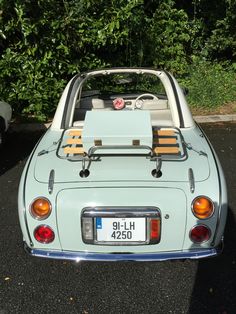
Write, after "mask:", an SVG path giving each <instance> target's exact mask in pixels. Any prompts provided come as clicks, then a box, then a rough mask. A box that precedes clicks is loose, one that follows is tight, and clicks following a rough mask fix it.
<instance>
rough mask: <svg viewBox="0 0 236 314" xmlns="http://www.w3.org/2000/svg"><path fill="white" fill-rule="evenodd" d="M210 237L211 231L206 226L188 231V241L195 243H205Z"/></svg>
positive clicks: (199, 226)
mask: <svg viewBox="0 0 236 314" xmlns="http://www.w3.org/2000/svg"><path fill="white" fill-rule="evenodd" d="M210 237H211V231H210V229H209V228H208V227H207V226H204V225H198V226H195V227H193V228H192V230H191V231H190V239H191V240H192V241H193V242H195V243H202V242H206V241H208V240H209V239H210Z"/></svg>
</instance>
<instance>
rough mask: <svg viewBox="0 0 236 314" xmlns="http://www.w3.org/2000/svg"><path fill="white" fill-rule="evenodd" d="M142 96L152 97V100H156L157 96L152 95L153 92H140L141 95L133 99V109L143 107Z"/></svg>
mask: <svg viewBox="0 0 236 314" xmlns="http://www.w3.org/2000/svg"><path fill="white" fill-rule="evenodd" d="M144 97H152V100H156V101H158V97H157V96H155V95H153V94H149V93H147V94H142V95H139V96H138V97H137V98H136V99H135V101H134V109H142V107H143V103H144V100H143V99H142V98H144Z"/></svg>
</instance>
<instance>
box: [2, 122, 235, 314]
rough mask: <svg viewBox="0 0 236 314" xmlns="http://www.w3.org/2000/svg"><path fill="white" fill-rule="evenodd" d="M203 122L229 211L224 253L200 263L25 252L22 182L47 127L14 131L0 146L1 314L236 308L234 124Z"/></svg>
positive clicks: (192, 310) (207, 310)
mask: <svg viewBox="0 0 236 314" xmlns="http://www.w3.org/2000/svg"><path fill="white" fill-rule="evenodd" d="M202 126H203V128H204V130H205V131H206V133H207V135H208V137H209V138H210V140H211V142H212V143H213V145H214V147H215V149H216V151H217V153H218V156H219V158H220V160H221V162H222V166H223V168H224V171H225V174H226V178H227V183H228V188H229V216H228V220H227V226H226V232H225V249H224V253H223V254H222V255H221V256H220V257H218V258H214V259H209V260H204V261H199V262H196V261H185V262H180V261H178V262H162V263H133V262H126V263H123V262H119V263H105V262H104V263H97V262H96V263H92V262H82V263H79V264H75V263H71V262H63V261H52V260H43V259H38V258H33V257H30V256H27V254H26V253H25V252H24V251H23V249H22V239H21V231H20V228H19V224H18V216H17V188H18V183H19V179H20V175H21V172H22V169H23V165H24V163H25V161H26V158H27V156H28V155H29V153H30V151H31V150H32V148H33V146H34V145H35V143H36V142H37V140H38V138H39V137H40V136H41V134H42V133H41V132H33V133H23V132H21V133H15V132H13V133H10V134H9V136H8V141H7V144H6V146H5V147H4V148H3V149H2V150H1V152H0V314H8V313H24V314H25V313H56V312H57V313H82V314H87V313H222V314H226V313H235V312H236V180H235V178H236V140H235V139H236V124H230V123H228V124H219V123H218V124H211V125H205V124H204V125H202Z"/></svg>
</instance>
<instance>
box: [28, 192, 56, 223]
mask: <svg viewBox="0 0 236 314" xmlns="http://www.w3.org/2000/svg"><path fill="white" fill-rule="evenodd" d="M51 211H52V205H51V203H50V202H49V200H48V199H47V198H44V197H39V198H36V199H35V200H34V201H33V203H32V204H31V206H30V212H31V215H32V216H33V217H34V218H35V219H38V220H43V219H46V218H48V216H49V215H50V214H51Z"/></svg>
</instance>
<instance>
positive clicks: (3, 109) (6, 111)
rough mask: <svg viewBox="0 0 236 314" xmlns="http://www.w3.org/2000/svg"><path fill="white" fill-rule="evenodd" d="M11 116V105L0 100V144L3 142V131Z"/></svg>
mask: <svg viewBox="0 0 236 314" xmlns="http://www.w3.org/2000/svg"><path fill="white" fill-rule="evenodd" d="M11 116H12V109H11V106H10V105H9V104H8V103H6V102H4V101H0V145H1V144H2V143H3V142H4V138H5V133H6V131H7V129H8V127H9V124H10V121H11Z"/></svg>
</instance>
